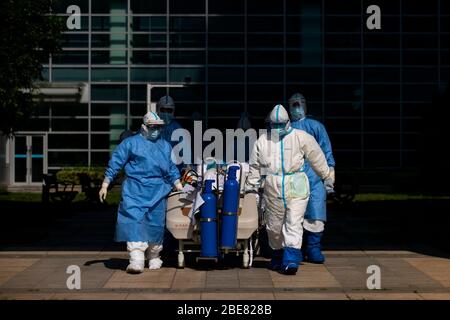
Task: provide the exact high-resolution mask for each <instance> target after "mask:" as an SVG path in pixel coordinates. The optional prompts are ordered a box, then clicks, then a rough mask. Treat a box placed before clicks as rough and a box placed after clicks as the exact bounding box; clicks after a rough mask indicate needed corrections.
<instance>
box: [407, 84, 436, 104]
mask: <svg viewBox="0 0 450 320" xmlns="http://www.w3.org/2000/svg"><path fill="white" fill-rule="evenodd" d="M437 94H438V87H437V86H436V85H435V84H430V85H427V84H418V85H406V84H404V85H403V100H405V101H431V100H433V99H434V97H436V96H437Z"/></svg>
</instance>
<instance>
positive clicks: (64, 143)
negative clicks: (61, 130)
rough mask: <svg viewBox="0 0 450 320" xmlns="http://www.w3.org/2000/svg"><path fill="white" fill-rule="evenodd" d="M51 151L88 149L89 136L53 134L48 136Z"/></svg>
mask: <svg viewBox="0 0 450 320" xmlns="http://www.w3.org/2000/svg"><path fill="white" fill-rule="evenodd" d="M48 148H49V149H87V148H88V135H87V134H52V133H50V134H49V135H48Z"/></svg>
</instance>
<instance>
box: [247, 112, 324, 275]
mask: <svg viewBox="0 0 450 320" xmlns="http://www.w3.org/2000/svg"><path fill="white" fill-rule="evenodd" d="M269 119H270V120H269V121H270V128H271V130H270V131H269V132H267V134H263V135H261V136H260V137H259V139H258V140H257V141H256V143H255V145H254V147H253V152H252V155H251V157H250V172H249V174H248V177H247V180H246V186H245V190H246V192H257V190H258V188H259V186H260V185H261V182H262V179H264V177H265V183H264V193H263V197H264V201H265V205H266V214H265V216H266V229H267V234H268V238H269V245H270V247H271V248H272V249H273V256H272V260H271V263H270V268H271V269H272V270H277V271H279V272H281V273H283V274H296V272H297V270H298V266H299V262H300V261H301V259H302V257H301V254H302V253H301V250H300V249H301V247H302V235H303V227H302V223H303V217H304V214H305V210H306V206H307V204H308V199H309V183H308V177H307V176H306V174H305V173H304V172H303V164H304V162H305V159H307V160H308V161H309V163H310V165H311V167H312V168H313V170H314V171H315V172H316V173H317V175H318V176H319V177H320V178H321V179H324V180H327V179H332V175H331V174H330V168H329V167H328V165H327V161H326V158H325V155H324V154H323V152H322V150H321V149H320V146H319V145H318V144H317V142H316V140H315V139H314V138H313V137H312V136H311V135H309V134H308V133H306V132H304V131H301V130H296V129H293V128H292V127H291V124H290V120H289V115H288V113H287V111H286V109H285V108H284V107H283V106H282V105H280V104H279V105H276V106H275V107H274V108H273V110H272V111H271V113H270V117H269Z"/></svg>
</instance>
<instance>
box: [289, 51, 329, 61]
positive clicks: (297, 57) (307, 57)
mask: <svg viewBox="0 0 450 320" xmlns="http://www.w3.org/2000/svg"><path fill="white" fill-rule="evenodd" d="M286 63H287V64H303V65H318V64H321V63H322V51H321V50H319V49H317V50H313V49H308V50H289V51H287V52H286Z"/></svg>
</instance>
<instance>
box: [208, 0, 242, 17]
mask: <svg viewBox="0 0 450 320" xmlns="http://www.w3.org/2000/svg"><path fill="white" fill-rule="evenodd" d="M208 12H209V13H212V14H244V13H245V1H242V0H213V1H209V2H208Z"/></svg>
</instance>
